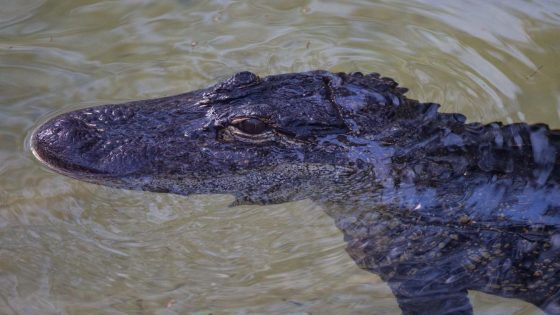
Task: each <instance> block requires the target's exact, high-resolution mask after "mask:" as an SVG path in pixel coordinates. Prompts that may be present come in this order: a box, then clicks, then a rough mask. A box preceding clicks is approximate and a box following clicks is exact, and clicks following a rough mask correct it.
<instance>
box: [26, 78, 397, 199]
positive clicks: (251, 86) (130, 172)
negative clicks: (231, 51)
mask: <svg viewBox="0 0 560 315" xmlns="http://www.w3.org/2000/svg"><path fill="white" fill-rule="evenodd" d="M404 92H405V89H403V88H399V87H397V84H396V83H395V82H394V81H393V80H391V79H388V78H380V77H379V75H378V74H370V75H362V74H361V73H353V74H342V73H340V74H333V73H330V72H326V71H312V72H306V73H294V74H283V75H275V76H269V77H266V78H259V77H258V76H257V75H255V74H253V73H250V72H241V73H238V74H235V75H234V76H233V77H231V78H229V79H227V80H225V81H223V82H220V83H218V84H216V85H214V86H211V87H208V88H205V89H201V90H197V91H193V92H190V93H186V94H181V95H176V96H171V97H165V98H159V99H153V100H147V101H135V102H130V103H125V104H115V105H104V106H98V107H92V108H86V109H81V110H76V111H72V112H69V113H65V114H62V115H59V116H57V117H55V118H53V119H51V120H50V121H48V122H46V123H45V124H44V125H42V126H41V127H40V128H39V129H38V130H36V132H35V134H34V135H33V138H32V149H33V152H34V154H35V155H36V156H37V157H38V158H39V159H40V160H41V161H43V162H44V163H45V164H46V165H48V166H49V167H50V168H52V169H54V170H55V171H57V172H60V173H62V174H65V175H68V176H71V177H74V178H77V179H80V180H84V181H89V182H93V183H97V184H102V185H108V186H114V187H121V188H128V189H139V190H148V191H155V192H170V193H175V194H183V195H186V194H191V193H232V194H235V195H237V197H238V203H255V202H256V203H271V202H282V201H286V200H292V199H300V198H305V197H309V196H310V195H312V194H313V193H316V192H319V191H323V192H324V187H323V188H322V189H319V188H317V186H318V185H317V183H318V182H324V183H332V182H336V181H341V180H345V177H348V175H350V174H353V173H355V167H356V163H357V160H359V159H358V157H359V155H360V154H361V151H360V150H354V152H353V153H352V154H351V155H353V158H349V155H348V153H349V152H348V151H349V148H357V147H364V145H363V143H360V142H359V141H363V139H364V138H363V137H364V136H368V135H369V136H371V137H373V136H375V135H376V133H377V134H379V133H380V131H381V130H383V129H384V128H386V125H387V122H388V120H389V117H391V115H394V109H395V108H396V107H398V106H400V105H403V104H405V103H406V102H407V101H408V100H407V99H406V98H405V97H404V96H403V93H404ZM385 130H387V129H385ZM358 135H360V136H361V137H362V138H361V139H360V140H359V141H358V138H357V137H358ZM356 141H358V142H356ZM354 142H356V143H355V144H356V145H357V146H351V145H349V144H351V143H354ZM366 149H367V150H370V151H371V150H372V148H371V147H368V148H366ZM362 150H363V149H362ZM381 151H382V150H380V152H379V153H380V154H379V156H378V157H379V158H380V159H381V158H382V157H385V158H389V154H388V152H381ZM384 155H385V156H384Z"/></svg>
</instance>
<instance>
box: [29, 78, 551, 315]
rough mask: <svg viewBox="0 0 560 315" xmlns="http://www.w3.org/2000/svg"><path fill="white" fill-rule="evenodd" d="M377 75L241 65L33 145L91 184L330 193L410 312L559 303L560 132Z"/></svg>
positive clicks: (360, 254) (50, 130) (80, 115)
mask: <svg viewBox="0 0 560 315" xmlns="http://www.w3.org/2000/svg"><path fill="white" fill-rule="evenodd" d="M405 92H406V89H404V88H401V87H398V85H397V83H396V82H395V81H393V80H392V79H389V78H381V77H380V76H379V75H377V74H369V75H362V74H361V73H352V74H344V73H338V74H334V73H330V72H327V71H311V72H304V73H290V74H282V75H275V76H269V77H265V78H262V79H261V78H259V77H257V76H256V75H254V74H252V73H249V72H241V73H238V74H236V75H234V76H233V77H232V78H230V79H228V80H226V81H224V82H221V83H218V84H216V85H214V86H211V87H208V88H205V89H201V90H197V91H193V92H189V93H185V94H181V95H176V96H171V97H164V98H159V99H153V100H144V101H136V102H130V103H125V104H116V105H105V106H98V107H93V108H86V109H82V110H76V111H73V112H69V113H66V114H62V115H60V116H58V117H55V118H53V119H51V120H50V121H48V122H47V123H45V124H44V125H43V126H41V127H40V128H39V129H38V130H37V131H36V132H35V134H34V136H33V139H32V146H33V152H34V154H35V155H36V156H37V157H38V158H39V159H40V160H41V161H42V162H44V163H45V164H46V165H48V166H49V167H50V168H52V169H54V170H55V171H57V172H60V173H62V174H64V175H67V176H71V177H73V178H77V179H79V180H84V181H88V182H92V183H96V184H101V185H107V186H113V187H120V188H126V189H138V190H147V191H154V192H167V193H175V194H182V195H188V194H193V193H230V194H233V195H235V196H236V197H237V201H236V203H235V204H254V203H257V204H267V203H281V202H286V201H291V200H298V199H304V198H311V199H312V200H314V201H316V202H318V203H321V204H322V205H323V206H324V208H325V210H326V211H327V213H328V214H329V215H330V216H332V217H333V218H334V220H335V223H336V225H337V227H339V228H340V229H341V230H342V231H343V232H344V235H345V240H346V241H347V242H348V248H347V251H348V253H349V254H350V256H351V257H352V258H353V259H354V260H355V261H356V263H357V264H358V265H359V266H361V267H362V268H364V269H367V270H369V271H371V272H374V273H376V274H379V275H380V276H381V277H382V278H383V279H384V280H385V281H387V282H388V283H389V285H390V287H391V288H392V290H393V293H394V294H395V296H396V297H397V300H398V303H399V305H400V307H401V309H402V310H403V312H404V313H405V314H470V313H472V309H471V306H470V303H469V300H468V297H467V290H480V291H484V292H487V293H491V294H496V295H500V296H505V297H514V298H519V299H523V300H525V301H528V302H530V303H533V304H535V305H537V306H539V307H541V308H542V309H543V310H544V311H545V312H547V313H549V314H559V313H560V304H559V303H560V298H559V296H560V291H559V288H560V277H559V275H558V272H559V271H560V255H559V253H560V231H559V223H560V214H559V212H560V188H559V182H560V172H559V170H558V162H557V152H558V151H559V149H560V132H559V131H556V130H549V128H548V127H547V126H546V125H542V124H537V125H527V124H512V125H505V126H504V125H502V124H500V123H492V124H488V125H482V124H479V123H466V122H465V117H464V116H463V115H461V114H447V113H439V112H438V107H439V105H438V104H434V103H420V102H418V101H416V100H412V99H408V98H406V97H405V96H404V93H405Z"/></svg>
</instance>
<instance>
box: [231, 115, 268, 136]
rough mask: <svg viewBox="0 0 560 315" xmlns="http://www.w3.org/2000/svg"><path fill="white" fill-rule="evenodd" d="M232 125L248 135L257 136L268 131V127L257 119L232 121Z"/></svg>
mask: <svg viewBox="0 0 560 315" xmlns="http://www.w3.org/2000/svg"><path fill="white" fill-rule="evenodd" d="M232 124H233V125H234V126H235V127H236V128H237V129H239V130H240V131H242V132H244V133H247V134H250V135H258V134H261V133H263V132H265V131H268V130H269V127H268V125H267V124H266V123H264V122H263V121H262V120H260V119H257V118H246V119H240V120H236V121H233V123H232Z"/></svg>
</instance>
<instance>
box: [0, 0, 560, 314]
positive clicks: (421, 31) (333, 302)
mask: <svg viewBox="0 0 560 315" xmlns="http://www.w3.org/2000/svg"><path fill="white" fill-rule="evenodd" d="M559 14H560V6H559V5H558V4H554V3H553V2H552V1H541V2H515V3H512V4H508V3H502V2H499V3H498V2H497V3H495V4H492V3H488V4H481V3H479V2H476V3H474V2H472V3H470V2H468V1H464V2H460V3H459V2H455V3H454V4H450V3H448V2H446V1H416V2H414V3H410V2H408V1H402V2H399V1H397V2H395V1H391V2H383V1H379V2H376V3H370V2H369V1H362V2H360V1H356V2H353V3H352V4H339V3H336V2H326V1H285V2H281V3H280V2H275V3H266V2H262V1H252V2H250V1H249V2H233V3H226V2H221V1H209V2H194V1H176V0H166V1H159V2H157V3H155V2H150V1H134V2H129V1H121V2H118V3H116V2H110V1H98V2H92V1H72V2H71V3H70V2H69V3H62V2H56V1H33V0H27V1H17V2H15V1H13V2H10V3H8V4H7V5H5V6H3V10H2V11H1V12H0V73H2V75H1V76H0V106H1V111H0V174H1V177H0V228H1V229H0V255H1V256H0V257H1V258H0V271H1V273H0V296H1V297H2V299H0V310H1V311H0V312H1V313H8V314H10V313H20V314H45V313H69V314H84V313H92V314H96V313H113V314H117V313H119V312H124V313H137V314H143V313H145V314H149V313H159V314H173V313H174V312H175V313H180V312H181V311H184V310H189V311H192V312H198V313H200V314H206V313H211V312H214V313H216V312H218V313H222V312H223V313H240V312H245V313H270V312H273V313H305V312H307V313H333V314H334V313H352V314H359V313H364V314H365V313H368V314H369V313H377V314H391V313H396V312H398V308H397V305H396V303H395V300H394V298H393V296H392V294H391V292H390V290H389V288H388V287H387V286H386V284H384V283H383V282H381V281H380V280H378V279H377V278H375V276H373V275H371V274H369V273H367V272H363V271H361V270H359V269H358V267H356V266H355V264H354V263H353V261H352V260H351V259H350V258H349V257H348V256H347V255H346V253H345V252H344V246H345V245H344V242H343V240H342V235H341V233H340V232H338V230H337V229H336V227H335V226H334V224H333V222H332V220H331V219H330V218H329V217H328V216H327V215H326V214H324V213H323V212H322V209H321V208H320V207H318V206H316V205H314V204H312V203H311V202H310V201H301V202H294V203H289V204H283V205H277V206H263V207H258V206H243V207H235V208H229V207H228V204H229V203H230V202H231V199H230V198H229V197H227V196H218V197H217V196H196V197H189V198H185V197H179V196H167V195H157V194H149V193H133V192H126V191H120V190H111V189H108V188H102V187H97V186H93V185H89V184H84V183H81V182H77V181H74V180H71V179H67V178H63V177H61V176H58V175H55V174H53V173H51V172H49V171H46V170H45V169H44V168H42V167H41V166H40V165H39V164H38V163H37V162H36V161H34V160H33V159H32V157H31V155H30V152H29V151H28V149H27V148H26V147H25V146H24V143H25V141H26V135H27V134H28V133H29V132H30V131H31V130H32V129H33V128H34V127H36V126H37V124H38V123H39V122H41V121H44V120H45V119H47V118H48V117H52V116H53V115H54V114H56V113H59V112H62V111H67V110H69V109H72V108H76V107H85V106H88V105H92V104H100V103H106V102H116V101H124V100H130V99H140V98H148V97H156V96H162V95H171V94H176V93H179V92H183V91H186V90H192V89H195V88H199V87H202V86H205V85H208V84H210V83H213V82H214V81H216V80H217V79H221V78H224V77H226V76H228V75H229V74H231V73H233V72H235V71H239V70H251V71H254V72H256V73H259V74H262V75H265V74H271V73H281V72H291V71H303V70H309V69H316V68H321V69H328V70H332V71H356V70H360V71H363V72H372V71H375V72H380V73H382V74H383V75H386V76H391V77H394V78H395V79H397V80H398V81H400V82H401V84H402V85H403V86H407V87H409V88H410V89H411V92H410V96H411V97H414V98H418V99H420V100H425V101H435V102H440V103H442V105H443V110H444V111H452V112H463V113H465V114H466V115H467V116H468V118H469V120H473V121H475V120H479V121H484V122H489V121H493V120H501V121H506V122H511V121H521V120H524V121H531V122H537V121H539V122H545V123H548V124H550V125H551V126H553V127H555V128H558V127H559V126H560V121H559V118H558V112H557V107H558V105H559V102H560V92H559V91H560V67H559V66H558V63H557V60H558V58H559V55H560V53H559V51H560V46H559V45H558V41H557V40H556V37H557V34H558V31H559V27H560V18H559ZM471 298H472V301H473V304H474V308H475V311H477V312H479V313H485V314H502V313H515V312H517V313H519V314H532V313H538V312H539V311H538V310H536V309H535V308H533V307H532V306H528V305H527V304H525V303H522V302H519V301H517V300H506V299H499V298H496V297H494V296H486V295H481V294H471Z"/></svg>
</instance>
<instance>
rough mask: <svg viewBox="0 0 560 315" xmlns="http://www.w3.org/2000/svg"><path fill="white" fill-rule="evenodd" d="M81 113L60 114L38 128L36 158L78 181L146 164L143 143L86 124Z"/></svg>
mask: <svg viewBox="0 0 560 315" xmlns="http://www.w3.org/2000/svg"><path fill="white" fill-rule="evenodd" d="M81 114H82V113H81V112H80V111H75V112H71V113H67V114H63V115H60V116H58V117H55V118H53V119H51V120H50V121H48V122H47V123H45V124H44V125H42V126H41V127H40V128H39V129H37V130H36V131H35V133H34V135H33V137H32V141H31V145H32V150H33V153H34V154H35V156H36V157H37V158H38V159H39V160H41V161H42V162H44V163H45V164H46V165H47V166H48V167H50V168H51V169H53V170H55V171H57V172H61V173H65V174H70V175H71V176H72V177H77V178H82V177H87V176H88V175H104V174H106V175H109V176H122V175H126V174H130V173H133V172H135V171H137V170H138V169H140V168H141V167H142V166H143V165H145V161H144V160H143V159H144V157H145V156H148V155H147V154H145V153H144V151H145V150H146V146H147V145H146V143H143V142H141V141H139V139H136V140H135V139H134V138H133V137H132V136H131V135H127V134H126V133H124V132H119V131H118V130H108V129H107V128H104V126H103V125H100V124H96V123H91V122H88V121H87V120H84V119H82V118H81V117H80V116H82V115H81ZM119 134H120V136H119Z"/></svg>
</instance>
